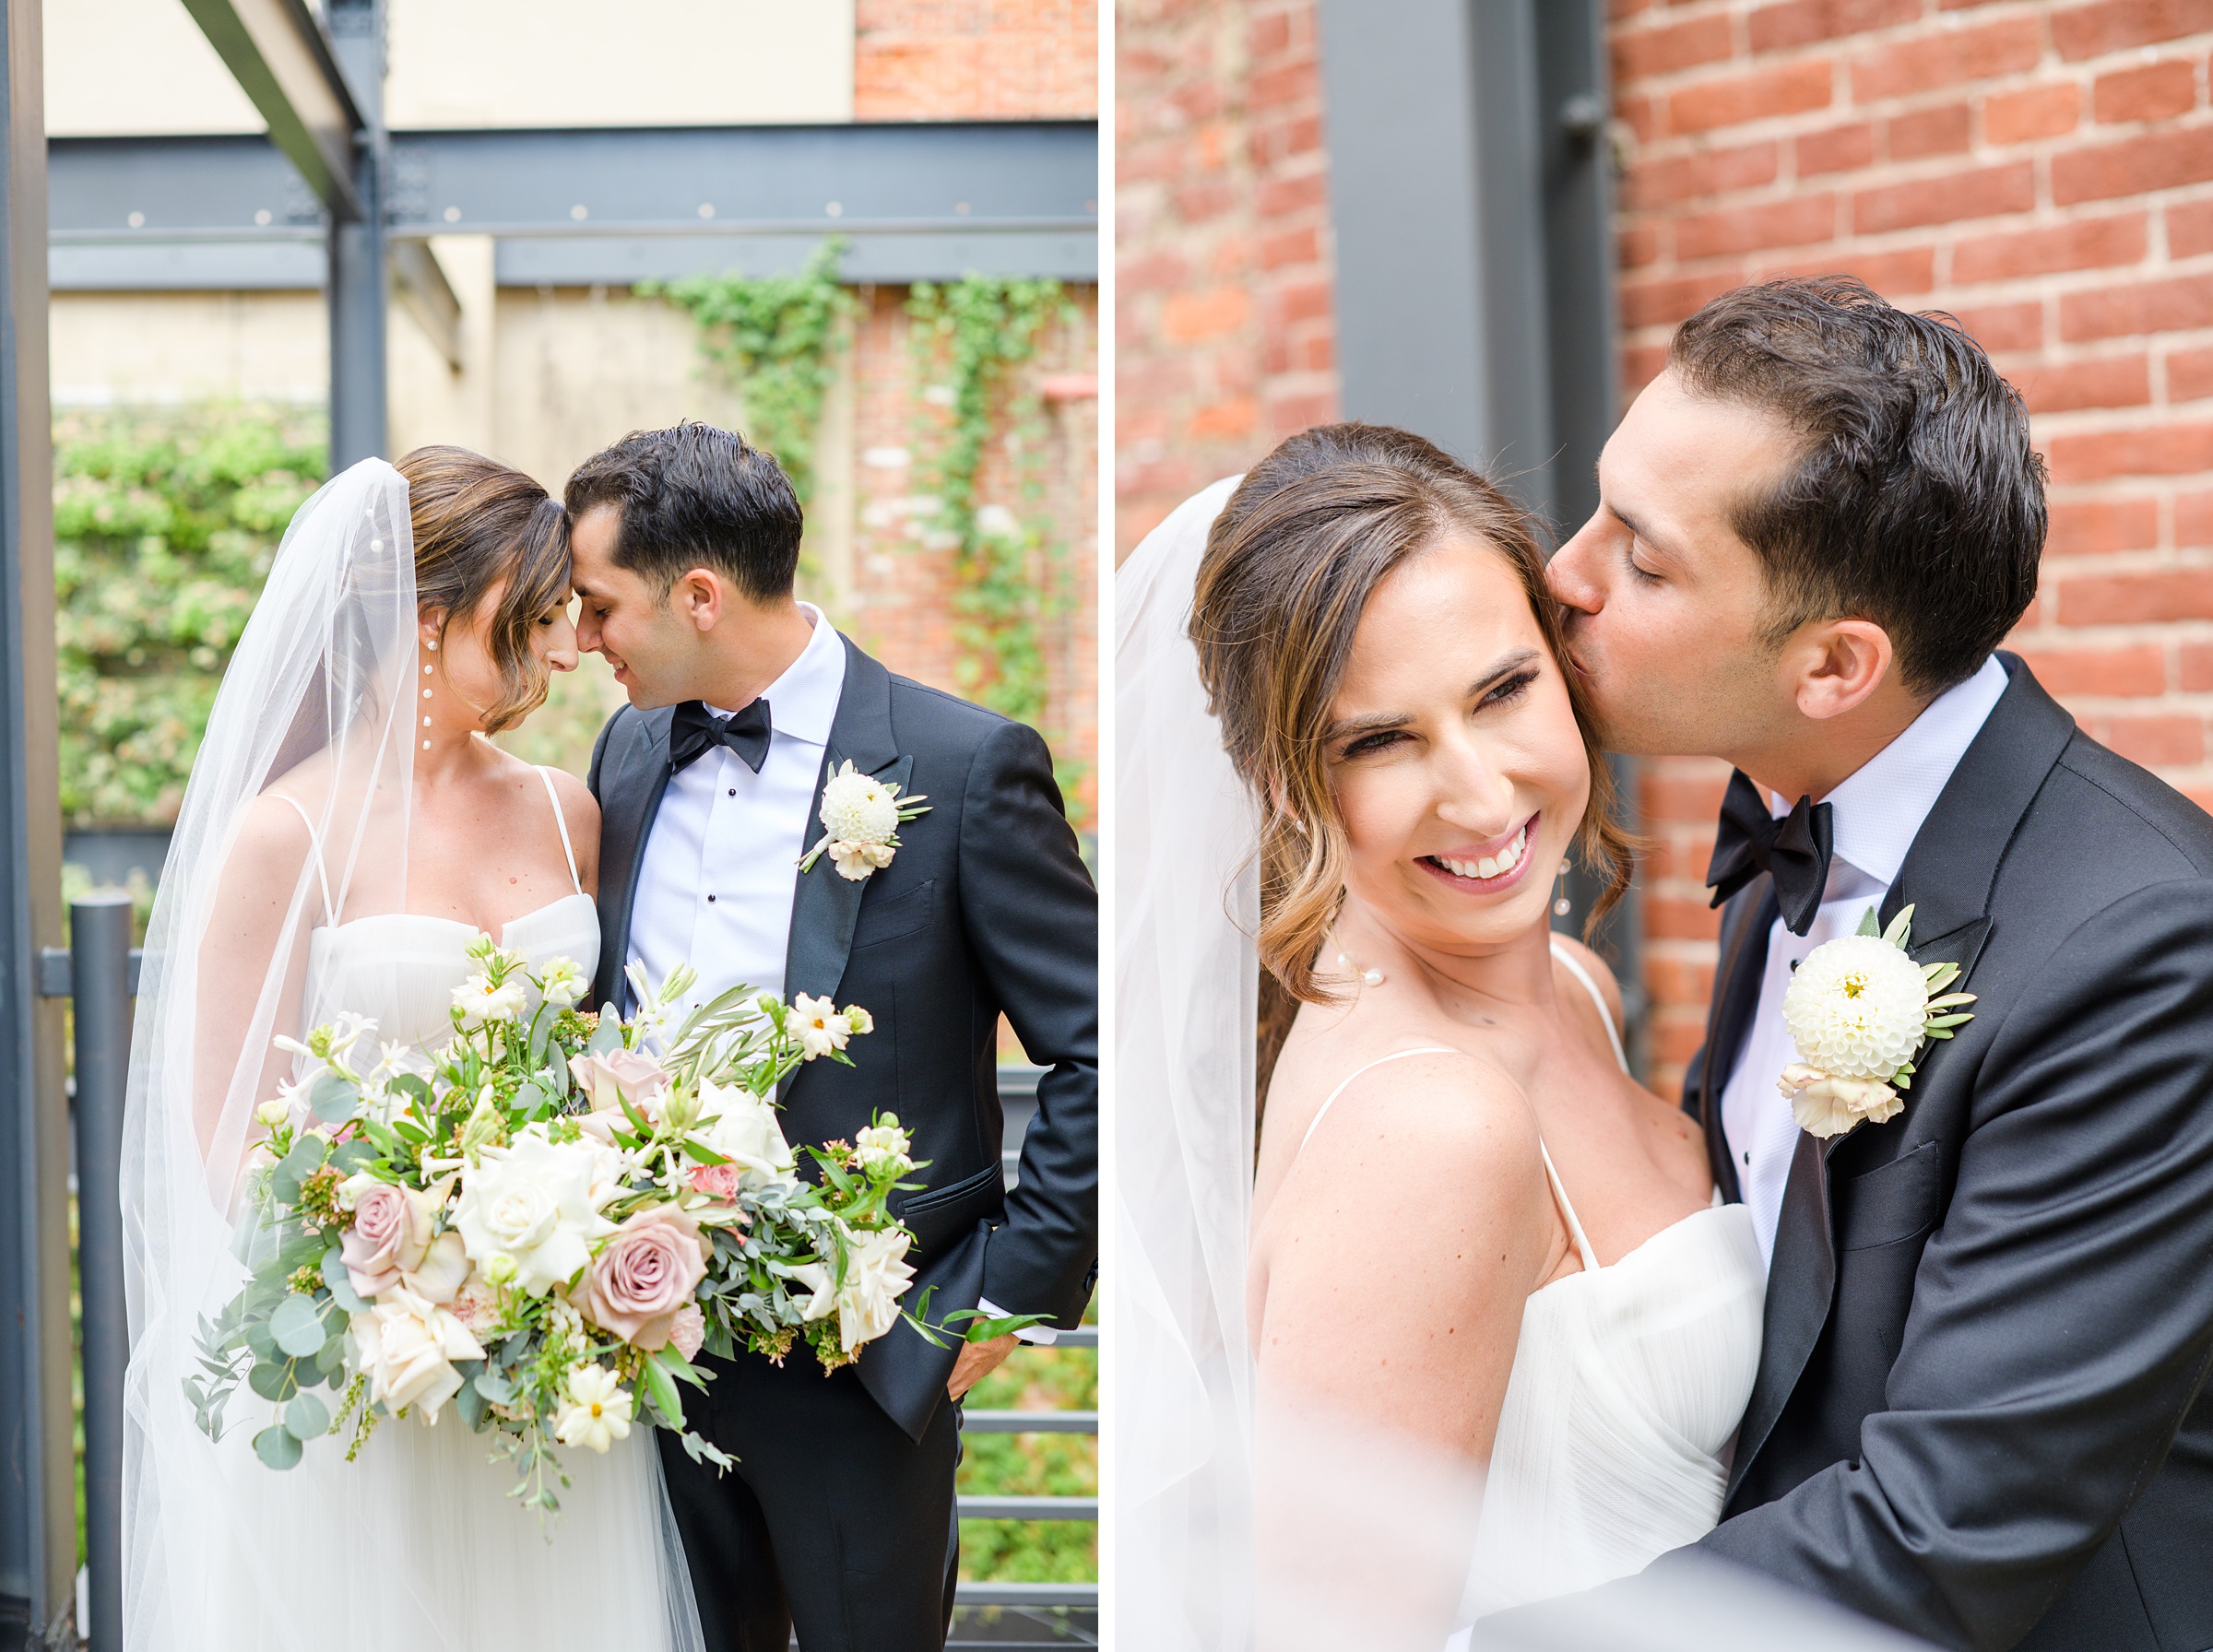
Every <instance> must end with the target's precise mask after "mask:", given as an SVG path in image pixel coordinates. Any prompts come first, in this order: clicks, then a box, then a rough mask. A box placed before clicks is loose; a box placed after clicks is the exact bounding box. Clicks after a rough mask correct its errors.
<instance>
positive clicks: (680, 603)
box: [669, 568, 728, 631]
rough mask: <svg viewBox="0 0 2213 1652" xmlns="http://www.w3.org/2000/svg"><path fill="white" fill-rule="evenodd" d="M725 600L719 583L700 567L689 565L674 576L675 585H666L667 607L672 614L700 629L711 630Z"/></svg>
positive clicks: (712, 575)
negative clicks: (667, 589) (690, 566)
mask: <svg viewBox="0 0 2213 1652" xmlns="http://www.w3.org/2000/svg"><path fill="white" fill-rule="evenodd" d="M727 604H728V593H727V592H726V591H724V589H723V587H722V582H721V581H720V580H719V579H717V578H716V577H715V575H714V574H713V572H710V571H709V570H707V569H704V568H692V569H689V570H687V571H686V572H682V573H680V574H679V575H677V579H676V584H673V585H672V586H670V587H669V608H671V609H672V610H673V611H674V612H675V614H676V617H677V618H678V619H681V620H683V621H685V622H686V623H688V624H690V625H692V626H694V627H696V628H697V629H698V630H700V631H713V630H714V629H715V623H716V620H718V619H721V618H722V612H723V608H725V607H726V606H727Z"/></svg>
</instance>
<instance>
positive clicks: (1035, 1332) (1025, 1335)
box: [976, 1296, 1060, 1348]
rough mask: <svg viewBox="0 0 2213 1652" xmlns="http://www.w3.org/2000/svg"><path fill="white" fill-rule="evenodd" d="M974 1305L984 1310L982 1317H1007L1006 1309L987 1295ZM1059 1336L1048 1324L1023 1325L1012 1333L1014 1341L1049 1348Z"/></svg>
mask: <svg viewBox="0 0 2213 1652" xmlns="http://www.w3.org/2000/svg"><path fill="white" fill-rule="evenodd" d="M976 1306H977V1307H979V1308H981V1309H982V1310H983V1311H984V1317H985V1318H987V1319H1004V1318H1007V1317H1008V1314H1007V1310H1006V1309H1004V1308H1002V1307H1000V1305H999V1304H997V1303H995V1302H993V1301H992V1300H991V1299H990V1298H989V1297H988V1296H986V1297H983V1298H981V1299H979V1300H978V1301H977V1303H976ZM1059 1336H1060V1333H1059V1331H1057V1330H1055V1329H1054V1328H1053V1327H1051V1326H1049V1325H1025V1326H1024V1327H1022V1329H1020V1330H1018V1331H1016V1332H1015V1333H1014V1339H1015V1340H1016V1341H1018V1342H1034V1343H1035V1344H1036V1345H1037V1346H1038V1347H1039V1348H1050V1347H1051V1346H1052V1345H1053V1344H1054V1342H1056V1341H1058V1340H1059Z"/></svg>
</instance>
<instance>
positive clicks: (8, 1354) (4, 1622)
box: [0, 0, 77, 1647]
mask: <svg viewBox="0 0 2213 1652" xmlns="http://www.w3.org/2000/svg"><path fill="white" fill-rule="evenodd" d="M40 77H41V53H40V6H39V0H6V12H5V19H4V25H0V101H4V103H5V107H4V108H0V1163H5V1164H6V1193H5V1194H0V1645H6V1643H10V1642H12V1643H13V1644H14V1645H18V1646H25V1645H28V1646H41V1647H45V1646H53V1647H59V1646H65V1645H66V1646H75V1645H76V1637H75V1635H74V1634H73V1633H72V1632H71V1623H72V1619H73V1614H74V1606H75V1589H74V1587H73V1585H74V1580H75V1577H76V1574H77V1519H76V1511H75V1502H76V1499H75V1496H74V1493H73V1487H72V1480H73V1475H72V1470H71V1462H70V1430H69V1371H70V1364H71V1350H70V1346H69V1230H68V1209H67V1199H68V1175H69V1116H68V1110H67V1105H66V1103H65V1100H64V1098H63V1093H62V1063H61V1031H62V1017H61V1009H60V1008H59V1006H57V1005H55V1004H53V1003H51V1002H45V1003H42V1002H41V1000H40V997H39V990H38V989H39V981H38V961H39V955H40V949H41V947H42V946H47V945H52V944H53V943H56V942H58V941H59V940H60V939H61V938H62V937H61V853H62V820H61V810H60V808H58V807H57V806H56V804H55V801H54V800H55V798H56V796H58V795H59V792H58V787H59V784H60V779H59V773H60V771H59V759H58V755H57V750H56V732H55V725H56V720H57V710H56V705H55V700H54V687H53V680H54V679H53V672H54V655H53V452H52V447H51V441H52V438H51V434H50V430H49V426H48V422H47V405H46V221H47V215H46V152H45V140H44V132H43V129H44V121H43V118H42V117H43V109H42V100H41V86H40Z"/></svg>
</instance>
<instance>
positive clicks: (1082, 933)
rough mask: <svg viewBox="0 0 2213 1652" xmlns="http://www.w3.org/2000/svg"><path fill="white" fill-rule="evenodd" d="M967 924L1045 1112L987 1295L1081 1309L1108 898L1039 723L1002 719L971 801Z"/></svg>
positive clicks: (1070, 1321) (1090, 1247)
mask: <svg viewBox="0 0 2213 1652" xmlns="http://www.w3.org/2000/svg"><path fill="white" fill-rule="evenodd" d="M961 810H962V812H961V822H962V824H961V846H960V856H961V865H960V888H961V891H962V894H961V916H962V922H963V924H964V926H965V928H966V930H967V935H968V942H969V945H970V947H971V948H972V949H973V950H974V951H975V953H976V959H977V961H978V963H979V965H980V967H981V969H982V972H983V974H984V977H985V979H986V980H987V981H988V983H989V985H990V987H991V990H992V993H993V996H995V997H997V998H998V1000H999V1002H1000V1006H1001V1007H1002V1008H1003V1009H1005V1011H1006V1016H1007V1020H1008V1021H1009V1022H1010V1023H1012V1026H1013V1028H1014V1032H1015V1035H1016V1036H1017V1037H1018V1038H1020V1039H1021V1040H1022V1047H1023V1048H1024V1050H1026V1051H1028V1052H1029V1055H1030V1058H1031V1059H1032V1060H1033V1061H1035V1062H1037V1063H1038V1064H1039V1065H1041V1066H1043V1067H1044V1068H1046V1069H1047V1070H1046V1072H1045V1073H1044V1075H1043V1076H1042V1077H1041V1078H1039V1080H1037V1111H1036V1113H1035V1115H1034V1116H1033V1117H1032V1118H1031V1120H1030V1126H1029V1129H1028V1131H1027V1133H1026V1134H1025V1135H1024V1137H1023V1141H1022V1163H1021V1171H1020V1175H1019V1179H1018V1181H1017V1185H1016V1186H1015V1187H1014V1188H1013V1190H1012V1192H1010V1193H1009V1194H1008V1195H1007V1213H1006V1220H1005V1221H1004V1223H1003V1224H1002V1225H1001V1226H1000V1228H999V1229H998V1230H997V1231H996V1232H995V1233H993V1234H992V1235H991V1241H990V1244H989V1245H988V1247H987V1249H986V1251H985V1254H984V1281H983V1294H984V1295H985V1296H987V1297H988V1298H989V1299H990V1300H991V1301H992V1302H993V1303H994V1304H1000V1305H1002V1306H1003V1307H1004V1308H1005V1309H1006V1311H1007V1312H1009V1313H1013V1314H1049V1315H1050V1316H1052V1323H1054V1324H1055V1325H1057V1326H1059V1327H1063V1328H1066V1327H1072V1326H1073V1325H1075V1324H1076V1322H1077V1320H1078V1319H1079V1318H1080V1317H1081V1316H1082V1314H1083V1305H1084V1303H1085V1301H1086V1300H1087V1298H1088V1297H1089V1295H1090V1286H1091V1280H1092V1275H1093V1267H1094V1263H1095V1260H1096V1259H1097V1255H1098V1187H1099V1158H1098V1140H1099V1132H1098V1115H1099V1010H1098V1004H1099V948H1098V924H1099V916H1098V896H1097V894H1096V892H1095V891H1094V890H1093V888H1092V884H1091V879H1090V876H1089V874H1087V873H1086V872H1085V871H1084V869H1083V860H1082V858H1081V857H1080V856H1079V855H1077V853H1076V839H1075V833H1074V832H1072V831H1071V830H1070V828H1069V824H1068V820H1067V817H1066V816H1065V815H1063V814H1062V812H1061V808H1060V792H1059V787H1058V786H1057V785H1055V784H1054V781H1053V769H1052V759H1051V756H1050V754H1049V753H1048V752H1047V749H1046V745H1045V742H1044V740H1042V739H1040V738H1039V737H1038V736H1037V734H1036V731H1035V730H1034V729H1032V728H1029V727H1028V726H1025V725H1024V724H1020V723H1007V724H1003V725H1001V726H999V727H998V728H996V729H995V730H994V731H993V732H992V733H991V735H990V736H989V737H988V738H987V739H986V740H985V742H984V745H983V747H982V749H980V750H979V751H978V752H977V754H976V761H975V762H974V763H973V764H972V765H971V766H970V769H969V774H968V785H967V791H966V795H965V796H964V797H963V799H962V804H961Z"/></svg>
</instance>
